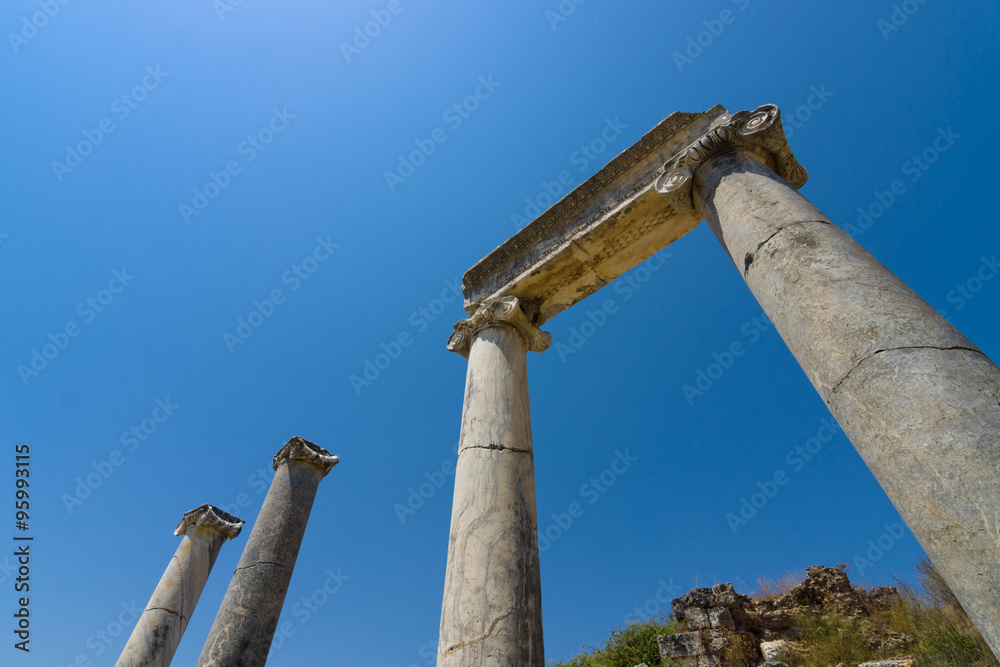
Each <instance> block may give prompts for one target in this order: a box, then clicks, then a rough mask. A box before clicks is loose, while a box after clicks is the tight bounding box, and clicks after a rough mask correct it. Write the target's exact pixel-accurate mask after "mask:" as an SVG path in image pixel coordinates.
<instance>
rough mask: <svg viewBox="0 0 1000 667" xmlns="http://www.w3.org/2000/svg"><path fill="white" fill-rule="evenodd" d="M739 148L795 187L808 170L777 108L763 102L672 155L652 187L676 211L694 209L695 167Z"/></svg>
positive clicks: (805, 178) (693, 211) (689, 212)
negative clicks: (795, 149) (802, 162)
mask: <svg viewBox="0 0 1000 667" xmlns="http://www.w3.org/2000/svg"><path fill="white" fill-rule="evenodd" d="M734 150H742V151H746V152H748V153H751V154H753V155H756V156H757V157H758V158H760V160H761V161H762V162H764V164H766V165H767V166H768V167H770V168H771V170H773V171H774V172H775V173H776V174H777V175H778V176H780V177H781V178H783V179H785V181H787V182H788V184H789V185H791V186H792V187H793V188H795V189H798V188H801V187H802V186H803V185H805V184H806V181H807V180H808V179H809V173H808V172H807V171H806V169H805V167H803V166H802V165H801V164H799V161H798V160H796V159H795V155H793V154H792V149H791V147H790V146H789V145H788V138H787V137H785V131H784V129H782V127H781V111H780V110H779V109H778V107H776V106H775V105H773V104H765V105H764V106H762V107H758V108H757V110H756V111H740V112H739V113H736V114H734V115H733V116H732V117H731V118H730V119H729V121H728V122H727V123H725V124H724V125H720V126H719V127H717V128H715V129H713V130H711V131H709V132H708V133H707V134H705V135H703V136H702V137H701V138H700V139H698V140H697V141H696V142H694V143H693V144H691V145H690V146H688V147H687V148H686V149H684V150H682V151H681V152H680V153H678V154H677V155H675V156H674V157H673V158H671V160H670V161H669V162H667V163H666V164H665V165H664V166H663V169H662V174H661V175H660V176H659V178H657V179H656V184H655V187H656V191H657V192H659V193H660V194H661V195H663V196H664V197H665V198H666V199H667V201H669V202H670V204H671V205H672V206H673V207H674V208H675V209H676V210H677V212H678V213H680V214H682V215H683V214H691V213H696V212H697V211H696V207H695V203H694V196H693V191H692V187H693V185H694V177H695V174H696V173H697V172H698V169H699V168H700V167H702V166H704V165H705V164H706V163H707V162H709V161H710V158H712V157H715V156H716V155H719V154H720V153H724V152H729V151H734Z"/></svg>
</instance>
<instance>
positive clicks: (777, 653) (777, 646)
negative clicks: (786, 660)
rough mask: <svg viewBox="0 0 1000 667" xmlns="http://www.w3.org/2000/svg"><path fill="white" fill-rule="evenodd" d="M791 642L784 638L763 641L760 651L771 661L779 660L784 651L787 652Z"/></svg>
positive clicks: (765, 658)
mask: <svg viewBox="0 0 1000 667" xmlns="http://www.w3.org/2000/svg"><path fill="white" fill-rule="evenodd" d="M790 647H791V644H789V643H788V642H787V641H785V640H784V639H779V640H778V641H773V642H761V643H760V653H761V655H763V656H764V660H766V661H768V662H771V661H777V659H778V658H780V657H781V654H782V653H787V652H788V650H789V648H790Z"/></svg>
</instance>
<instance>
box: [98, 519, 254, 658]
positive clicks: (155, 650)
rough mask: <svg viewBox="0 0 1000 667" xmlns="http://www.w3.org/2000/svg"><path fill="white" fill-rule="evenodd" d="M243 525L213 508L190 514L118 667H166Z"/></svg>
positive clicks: (182, 526) (182, 522)
mask: <svg viewBox="0 0 1000 667" xmlns="http://www.w3.org/2000/svg"><path fill="white" fill-rule="evenodd" d="M242 527H243V521H242V520H240V519H237V518H236V517H234V516H232V515H231V514H227V513H226V512H223V511H222V510H220V509H219V508H217V507H213V506H211V505H202V506H201V507H198V508H197V509H193V510H191V511H190V512H187V513H186V514H185V515H184V517H183V518H182V519H181V522H180V524H179V525H178V526H177V529H176V530H174V535H183V536H184V538H183V539H182V540H181V543H180V545H178V547H177V551H176V552H175V553H174V556H173V558H171V559H170V564H169V565H168V566H167V569H166V570H165V571H164V573H163V576H162V577H161V578H160V583H159V584H157V586H156V589H155V590H154V591H153V595H152V597H151V598H150V599H149V603H148V604H147V605H146V609H145V611H143V612H142V616H140V617H139V620H138V622H137V623H136V625H135V629H134V630H133V631H132V635H131V636H130V637H129V639H128V642H127V643H126V644H125V649H124V650H123V651H122V654H121V657H119V658H118V662H117V663H115V665H116V667H167V666H168V665H169V664H170V661H171V659H173V657H174V652H175V651H176V650H177V646H178V645H179V644H180V642H181V637H183V636H184V630H186V629H187V625H188V622H189V621H190V620H191V614H192V613H193V612H194V608H195V605H197V604H198V598H199V597H201V592H202V590H203V589H204V588H205V582H206V581H208V575H209V574H210V573H211V571H212V566H213V565H215V559H216V558H217V557H218V555H219V550H220V549H221V548H222V545H223V544H224V543H225V542H226V540H232V539H235V538H236V536H237V535H239V534H240V530H241V529H242Z"/></svg>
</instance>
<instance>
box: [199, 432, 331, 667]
mask: <svg viewBox="0 0 1000 667" xmlns="http://www.w3.org/2000/svg"><path fill="white" fill-rule="evenodd" d="M339 460H340V459H338V458H337V457H336V456H334V455H333V454H331V453H330V452H328V451H326V450H325V449H323V448H322V447H318V446H316V445H314V444H313V443H311V442H309V441H307V440H303V439H302V438H292V439H291V440H289V441H288V442H287V443H286V444H285V446H284V447H282V448H281V449H280V450H279V451H278V453H277V454H275V456H274V463H273V465H274V470H275V475H274V479H273V480H272V481H271V488H270V489H268V491H267V496H266V497H265V498H264V505H263V506H262V507H261V508H260V514H259V515H258V516H257V521H256V523H254V526H253V530H252V531H250V537H249V539H247V546H246V548H245V549H244V550H243V556H242V557H240V562H239V565H237V566H236V573H235V574H233V578H232V581H230V583H229V588H228V589H227V590H226V596H225V598H223V600H222V606H221V608H220V609H219V613H218V614H217V615H216V617H215V622H214V623H213V624H212V629H211V630H210V631H209V633H208V640H207V641H206V642H205V648H203V649H202V651H201V657H200V658H198V663H197V665H198V667H260V666H262V665H264V663H265V662H266V660H267V653H268V651H269V650H270V649H271V640H272V639H273V638H274V631H275V629H276V628H277V627H278V617H279V616H280V615H281V607H282V605H283V604H284V602H285V593H287V592H288V584H289V582H290V581H291V579H292V570H293V569H294V567H295V559H296V558H297V557H298V555H299V546H300V545H301V544H302V536H303V535H304V534H305V530H306V523H307V522H308V521H309V512H310V511H311V510H312V504H313V500H314V499H315V498H316V490H317V488H319V483H320V481H321V480H322V479H323V478H324V477H326V475H327V474H328V473H329V472H330V470H332V469H333V466H335V465H337V462H338V461H339Z"/></svg>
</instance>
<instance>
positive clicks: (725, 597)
mask: <svg viewBox="0 0 1000 667" xmlns="http://www.w3.org/2000/svg"><path fill="white" fill-rule="evenodd" d="M712 594H713V595H714V596H715V604H717V605H718V606H720V607H735V606H738V605H739V601H738V599H737V597H736V591H735V590H734V589H733V585H732V584H716V585H715V586H712Z"/></svg>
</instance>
